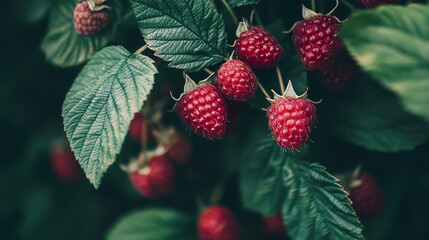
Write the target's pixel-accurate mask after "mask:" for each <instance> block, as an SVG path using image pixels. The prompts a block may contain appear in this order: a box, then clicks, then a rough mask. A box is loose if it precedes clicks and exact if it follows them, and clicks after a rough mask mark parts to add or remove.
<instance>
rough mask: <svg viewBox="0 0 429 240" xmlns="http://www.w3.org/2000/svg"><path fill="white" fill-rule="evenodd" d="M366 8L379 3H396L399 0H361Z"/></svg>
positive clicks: (373, 6) (376, 5) (374, 6)
mask: <svg viewBox="0 0 429 240" xmlns="http://www.w3.org/2000/svg"><path fill="white" fill-rule="evenodd" d="M361 1H362V3H363V5H365V7H367V8H376V7H378V6H380V5H387V4H396V3H399V0H361Z"/></svg>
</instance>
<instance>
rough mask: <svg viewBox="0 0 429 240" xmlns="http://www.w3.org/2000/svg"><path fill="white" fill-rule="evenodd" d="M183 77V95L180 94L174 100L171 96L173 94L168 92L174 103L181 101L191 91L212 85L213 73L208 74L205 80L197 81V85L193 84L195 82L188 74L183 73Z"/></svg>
mask: <svg viewBox="0 0 429 240" xmlns="http://www.w3.org/2000/svg"><path fill="white" fill-rule="evenodd" d="M183 77H184V78H185V86H184V87H183V93H181V94H180V96H179V98H175V97H174V96H173V93H172V92H171V91H170V96H171V98H173V100H174V101H176V102H178V101H180V99H182V97H183V96H185V95H186V93H188V92H190V91H192V90H195V89H197V88H200V87H203V86H207V85H210V84H212V83H213V78H214V73H212V74H210V76H208V77H207V78H206V79H204V80H201V81H199V82H198V84H197V83H195V81H194V80H192V79H191V78H190V77H189V75H188V74H185V73H184V76H183ZM173 109H174V108H173Z"/></svg>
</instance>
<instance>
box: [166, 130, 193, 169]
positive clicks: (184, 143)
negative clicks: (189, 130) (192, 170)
mask: <svg viewBox="0 0 429 240" xmlns="http://www.w3.org/2000/svg"><path fill="white" fill-rule="evenodd" d="M191 154H192V145H191V142H189V140H188V139H186V138H185V137H183V136H181V135H177V136H176V137H175V138H173V139H172V140H171V142H170V146H169V149H168V152H167V157H168V159H170V160H171V161H174V162H177V163H186V162H188V161H189V159H190V158H191Z"/></svg>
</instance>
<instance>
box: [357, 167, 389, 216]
mask: <svg viewBox="0 0 429 240" xmlns="http://www.w3.org/2000/svg"><path fill="white" fill-rule="evenodd" d="M357 179H358V180H360V181H361V184H360V185H359V186H357V187H354V188H352V189H351V190H350V200H351V201H352V206H353V208H354V209H355V211H356V213H357V215H358V216H360V217H375V216H378V215H380V214H381V213H382V212H383V209H384V197H383V192H382V191H381V188H380V186H379V185H378V183H377V181H376V180H375V179H374V178H373V177H372V176H371V175H370V174H369V173H367V172H361V173H360V174H359V176H358V178H357Z"/></svg>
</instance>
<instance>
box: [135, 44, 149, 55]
mask: <svg viewBox="0 0 429 240" xmlns="http://www.w3.org/2000/svg"><path fill="white" fill-rule="evenodd" d="M146 48H147V44H146V45H144V46H143V47H141V48H139V50H137V51H136V52H135V53H134V54H140V53H142V52H143V51H144V50H146Z"/></svg>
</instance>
